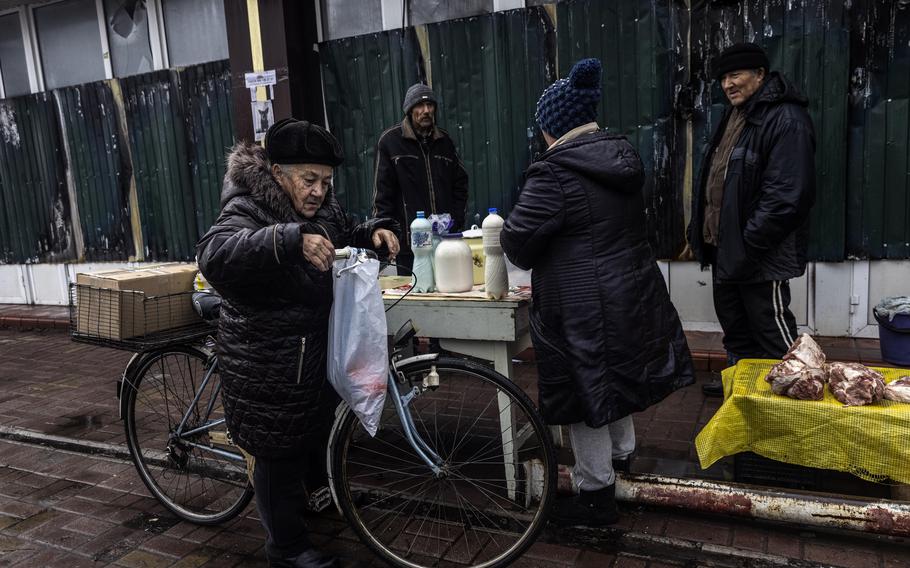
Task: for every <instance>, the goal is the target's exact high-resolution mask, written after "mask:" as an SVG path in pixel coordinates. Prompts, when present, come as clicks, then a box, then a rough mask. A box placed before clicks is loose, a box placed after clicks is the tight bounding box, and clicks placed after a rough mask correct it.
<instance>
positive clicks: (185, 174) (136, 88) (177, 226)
mask: <svg viewBox="0 0 910 568" xmlns="http://www.w3.org/2000/svg"><path fill="white" fill-rule="evenodd" d="M121 85H122V88H123V98H124V105H125V107H126V114H127V124H128V132H129V139H130V148H131V150H132V152H131V154H132V159H133V171H134V174H135V177H136V187H137V191H138V195H139V209H140V212H141V218H142V235H143V242H144V245H145V251H143V252H144V255H143V256H144V257H145V260H192V259H193V258H194V256H195V250H194V249H195V244H196V240H197V238H198V234H197V220H196V214H195V209H194V203H193V182H192V179H191V177H190V170H189V167H188V162H187V136H186V129H185V124H184V121H183V116H182V101H181V93H180V88H179V85H178V80H177V76H176V72H174V71H157V72H154V73H147V74H145V75H136V76H133V77H128V78H125V79H121Z"/></svg>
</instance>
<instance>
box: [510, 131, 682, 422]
mask: <svg viewBox="0 0 910 568" xmlns="http://www.w3.org/2000/svg"><path fill="white" fill-rule="evenodd" d="M643 180H644V173H643V170H642V164H641V160H640V158H639V157H638V154H637V153H636V152H635V150H634V149H633V148H632V146H631V145H630V144H629V143H628V142H627V141H626V139H625V138H623V137H618V136H611V135H608V134H606V133H603V132H595V133H590V134H583V135H581V136H579V137H578V138H576V139H574V140H570V141H568V142H566V143H563V144H561V145H560V146H557V147H555V148H551V149H550V150H548V151H547V152H545V153H544V154H543V155H542V156H541V157H540V158H539V160H538V161H536V162H535V163H534V164H532V165H531V167H530V168H528V171H527V172H526V181H525V185H524V188H523V189H522V191H521V194H520V195H519V197H518V203H517V204H516V205H515V208H514V209H513V210H512V213H511V214H510V215H509V217H508V219H507V220H506V222H505V225H504V226H503V230H502V236H501V240H502V247H503V249H504V250H505V252H506V254H507V255H508V257H509V259H510V260H511V261H512V262H513V263H515V264H516V265H517V266H519V267H521V268H525V269H529V268H530V269H533V273H532V290H533V299H534V303H533V306H532V310H531V331H532V333H531V339H532V341H533V344H534V350H535V353H536V357H537V365H538V376H539V379H538V380H539V397H540V398H539V405H540V410H541V412H542V414H543V416H544V418H545V419H546V420H547V422H548V423H550V424H572V423H577V422H585V423H586V424H587V425H588V426H591V427H594V428H598V427H600V426H603V425H605V424H609V423H611V422H614V421H616V420H618V419H620V418H622V417H624V416H627V415H629V414H631V413H633V412H638V411H641V410H644V409H646V408H648V407H649V406H651V405H652V404H654V403H656V402H658V401H660V400H661V399H663V398H664V397H666V396H667V395H669V394H670V393H671V392H673V391H675V390H676V389H678V388H680V387H684V386H686V385H689V384H692V382H693V381H694V374H693V373H694V372H693V367H692V360H691V356H690V354H689V347H688V345H687V343H686V338H685V336H684V335H683V330H682V326H681V325H680V321H679V316H678V315H677V313H676V308H674V307H673V304H672V303H671V302H670V296H669V294H668V293H667V288H666V285H665V284H664V279H663V276H662V275H661V273H660V269H659V268H658V266H657V262H656V261H655V258H654V254H653V252H652V251H651V247H650V246H649V245H648V240H647V236H646V234H645V217H644V211H645V205H644V201H643V198H642V195H641V188H642V183H643Z"/></svg>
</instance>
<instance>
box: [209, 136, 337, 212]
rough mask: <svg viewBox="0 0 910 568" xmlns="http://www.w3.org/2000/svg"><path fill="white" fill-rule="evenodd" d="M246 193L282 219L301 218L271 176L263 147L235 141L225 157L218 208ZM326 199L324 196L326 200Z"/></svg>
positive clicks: (269, 165) (327, 199)
mask: <svg viewBox="0 0 910 568" xmlns="http://www.w3.org/2000/svg"><path fill="white" fill-rule="evenodd" d="M241 195H249V196H251V197H252V198H253V200H255V201H257V202H259V203H260V204H262V206H263V207H264V208H265V209H267V210H268V211H269V212H271V213H272V214H273V215H275V216H276V217H277V218H279V219H282V220H285V221H303V220H304V219H303V218H302V217H301V216H300V215H299V214H298V213H297V211H296V210H295V209H294V204H293V203H292V202H291V198H290V197H288V195H287V194H286V193H285V192H284V190H283V189H281V186H280V185H278V181H277V180H275V177H274V176H272V171H271V163H270V162H269V159H268V156H267V155H266V153H265V148H263V147H262V146H259V145H258V144H250V143H248V142H238V143H237V144H236V145H234V147H233V148H231V152H230V154H228V157H227V172H226V173H225V175H224V186H223V187H222V189H221V208H222V209H224V207H225V205H227V204H228V202H229V201H230V200H231V199H233V198H235V197H238V196H241ZM329 201H330V199H329V198H328V196H326V202H329Z"/></svg>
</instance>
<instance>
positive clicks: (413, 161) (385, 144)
mask: <svg viewBox="0 0 910 568" xmlns="http://www.w3.org/2000/svg"><path fill="white" fill-rule="evenodd" d="M467 204H468V172H467V171H466V170H465V168H464V164H463V163H462V162H461V158H459V157H458V153H457V152H456V151H455V143H454V142H453V141H452V139H451V138H450V137H449V135H448V133H447V132H446V131H445V130H442V129H441V128H434V130H433V136H432V137H431V138H430V140H429V142H428V143H427V144H422V143H421V142H420V141H419V140H418V139H417V136H416V135H415V134H414V129H413V128H412V127H411V122H410V120H409V119H408V118H405V119H404V120H403V121H402V122H401V123H400V124H397V125H395V126H393V127H392V128H389V129H388V130H386V131H385V132H383V133H382V136H380V137H379V142H378V143H377V144H376V166H375V171H374V175H373V217H377V218H391V219H395V220H397V221H398V222H399V223H400V224H401V227H402V229H403V230H404V231H405V232H404V238H402V240H401V253H400V254H399V256H400V257H401V259H402V261H405V262H406V261H408V260H409V259H411V258H412V253H411V239H410V232H409V231H408V227H409V226H410V223H411V221H412V220H413V219H414V217H415V216H416V214H417V211H425V212H426V214H427V217H429V216H430V214H432V213H449V214H451V215H452V219H453V220H454V222H455V224H454V227H453V230H454V231H461V230H462V229H463V228H464V222H465V211H466V208H467Z"/></svg>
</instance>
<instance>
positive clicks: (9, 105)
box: [0, 61, 233, 263]
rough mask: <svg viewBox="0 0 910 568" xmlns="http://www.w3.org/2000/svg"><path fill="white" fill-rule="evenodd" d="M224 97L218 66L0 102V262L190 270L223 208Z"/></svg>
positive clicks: (228, 121) (227, 117) (228, 127)
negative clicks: (173, 264)
mask: <svg viewBox="0 0 910 568" xmlns="http://www.w3.org/2000/svg"><path fill="white" fill-rule="evenodd" d="M121 87H122V89H121ZM230 89H231V87H230V73H229V71H228V64H227V61H218V62H214V63H207V64H203V65H197V66H192V67H187V68H185V69H180V70H171V71H157V72H154V73H149V74H145V75H137V76H134V77H129V78H126V79H120V80H118V79H114V80H110V81H99V82H96V83H89V84H85V85H79V86H75V87H67V88H64V89H59V90H56V91H53V92H47V93H41V94H38V95H30V96H25V97H18V98H15V99H9V100H4V101H0V206H2V209H3V210H2V212H0V262H2V263H21V262H58V261H70V260H94V261H98V260H127V259H132V258H138V259H144V260H192V259H193V257H194V254H195V250H194V248H195V243H196V241H197V240H198V238H199V237H200V236H201V235H202V233H204V232H205V231H206V230H208V228H209V227H210V226H211V224H212V223H213V222H214V219H215V217H216V216H217V214H218V210H219V199H218V198H219V195H220V192H221V181H222V178H223V176H224V169H225V165H224V157H225V152H226V151H227V150H228V148H229V147H230V146H231V144H232V140H233V123H232V118H231V108H230V97H231V90H230ZM119 93H122V95H121V94H119ZM121 110H122V112H121ZM124 121H125V124H124ZM123 133H126V135H124V134H123ZM67 177H69V180H70V182H69V185H68V183H67ZM134 179H135V182H136V188H137V194H138V200H137V201H138V204H139V207H138V211H134V210H131V206H130V192H131V182H132V181H133V180H134ZM71 205H72V206H74V207H75V211H73V214H72V216H71V214H70V213H71V212H70V207H71ZM71 217H72V218H71ZM139 219H141V228H140V227H133V226H132V224H133V223H135V222H136V221H135V220H139ZM74 222H78V230H77V231H74V230H73V224H74ZM133 235H140V236H141V238H142V242H143V243H144V247H143V250H139V251H136V250H135V247H136V244H137V243H134V240H133Z"/></svg>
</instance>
